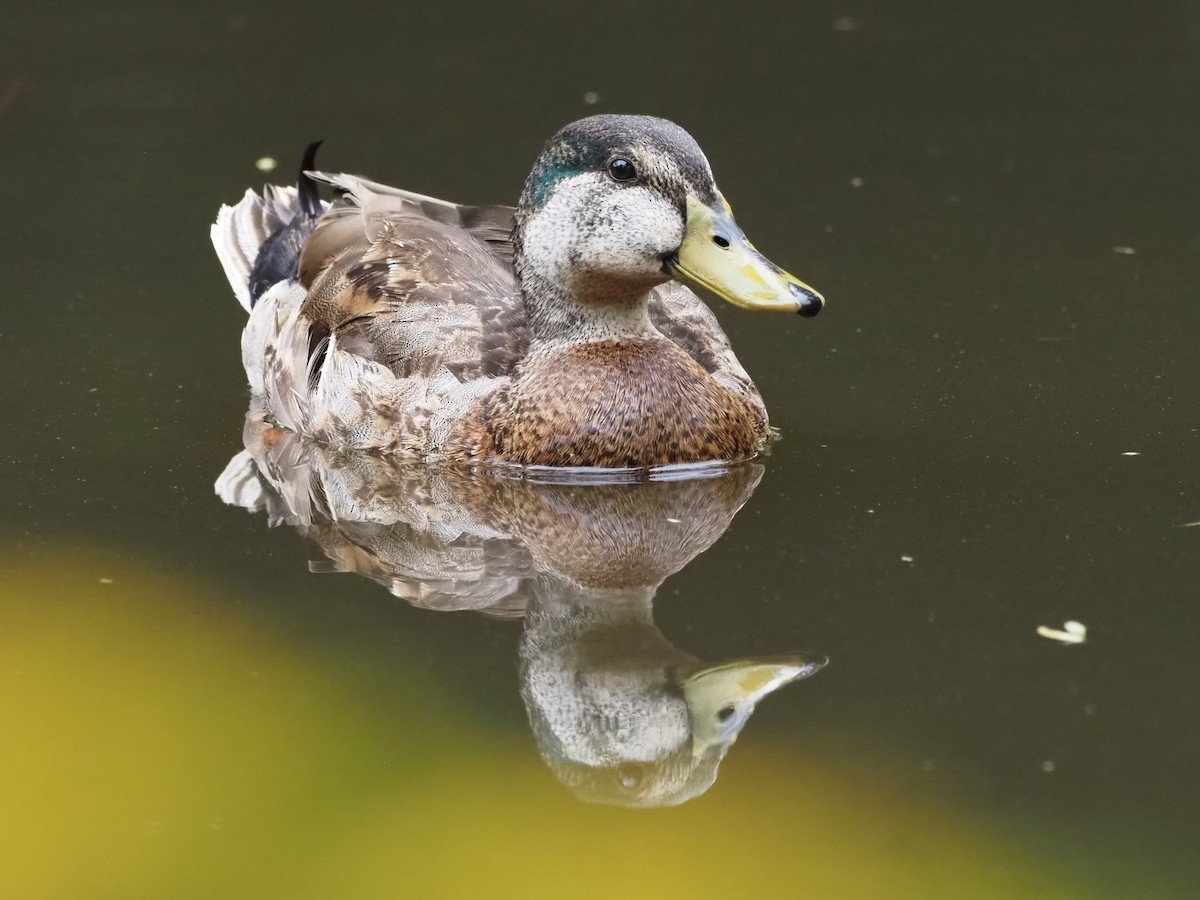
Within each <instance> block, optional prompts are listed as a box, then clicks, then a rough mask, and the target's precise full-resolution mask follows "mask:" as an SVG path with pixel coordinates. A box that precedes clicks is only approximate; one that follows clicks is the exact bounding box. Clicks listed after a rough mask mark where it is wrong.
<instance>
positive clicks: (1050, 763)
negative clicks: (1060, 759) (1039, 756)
mask: <svg viewBox="0 0 1200 900" xmlns="http://www.w3.org/2000/svg"><path fill="white" fill-rule="evenodd" d="M1054 769H1055V765H1054V760H1052V759H1047V760H1045V761H1043V762H1042V771H1043V772H1045V773H1046V774H1047V775H1049V774H1050V773H1051V772H1053V771H1054Z"/></svg>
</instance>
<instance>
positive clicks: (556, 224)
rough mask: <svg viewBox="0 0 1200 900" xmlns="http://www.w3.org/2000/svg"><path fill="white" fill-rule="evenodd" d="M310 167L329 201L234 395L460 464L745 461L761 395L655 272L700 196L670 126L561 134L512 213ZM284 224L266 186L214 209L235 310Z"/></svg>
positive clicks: (267, 316)
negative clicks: (622, 169)
mask: <svg viewBox="0 0 1200 900" xmlns="http://www.w3.org/2000/svg"><path fill="white" fill-rule="evenodd" d="M613 154H623V155H626V156H629V157H630V158H632V159H635V160H636V161H637V165H638V167H639V172H640V173H642V174H641V178H640V180H639V183H638V184H637V185H636V186H629V187H626V186H622V185H615V184H614V183H613V182H612V180H611V179H609V178H608V177H607V176H606V175H605V174H604V165H605V161H606V160H607V159H610V158H612V156H613ZM313 177H315V178H316V179H318V180H320V181H324V182H327V183H329V184H332V185H333V186H334V187H335V188H336V189H337V191H338V192H339V194H338V197H337V198H336V199H335V200H334V201H333V202H332V203H331V204H329V206H328V208H327V209H326V210H325V211H324V213H323V215H321V216H320V218H318V219H315V220H314V222H313V224H312V225H311V226H309V227H308V228H306V231H307V232H309V233H307V236H306V239H305V240H304V242H303V246H302V249H301V251H300V254H299V259H298V260H297V262H296V267H295V268H296V271H295V277H294V278H293V279H285V280H283V281H281V282H280V283H278V284H276V285H275V286H274V287H271V288H270V289H268V290H266V291H265V292H263V293H262V295H261V297H257V298H256V300H255V302H253V304H252V305H253V308H252V310H251V317H250V322H249V323H248V325H247V327H246V331H245V334H244V336H243V362H244V364H245V366H246V369H247V373H248V375H249V379H250V384H251V389H252V391H253V392H254V393H255V394H256V395H257V396H261V398H262V402H263V404H264V406H265V408H266V409H267V410H268V413H269V415H270V416H271V418H272V419H273V420H274V421H275V422H277V423H278V424H280V425H282V426H284V427H287V428H290V429H294V430H296V431H298V432H300V433H302V434H304V435H306V436H308V437H310V438H313V439H316V440H318V441H320V442H323V443H326V444H329V445H330V446H334V447H340V448H345V449H353V450H369V451H375V452H382V453H389V454H397V455H399V456H404V457H416V458H420V459H426V460H437V459H441V460H451V461H458V462H466V463H472V464H489V463H493V462H511V463H519V464H535V465H548V466H565V465H573V466H600V467H640V468H645V467H651V466H661V465H669V464H677V463H688V462H697V461H705V460H736V459H745V458H748V457H751V456H753V455H754V454H755V453H756V452H757V451H758V449H759V448H760V447H761V445H762V443H763V442H764V441H765V440H766V438H767V436H768V428H767V417H766V412H765V409H764V407H763V404H762V400H761V398H760V396H759V393H758V391H757V389H756V388H755V387H754V385H753V383H752V382H751V380H750V378H749V376H748V375H747V374H746V372H745V370H744V369H743V368H742V367H741V365H740V364H739V362H738V361H737V359H736V357H735V356H734V354H733V352H732V350H731V348H730V346H729V343H728V340H727V339H726V337H725V335H724V333H723V332H722V331H721V329H720V326H719V325H718V324H717V321H716V319H715V317H714V316H713V315H712V313H711V312H710V311H709V310H708V308H707V307H706V306H705V305H704V304H703V303H702V302H701V301H700V300H699V298H698V297H697V296H696V295H695V294H694V293H692V292H691V291H690V290H689V289H688V288H686V287H684V286H683V285H681V284H678V283H676V282H673V281H669V276H668V275H667V274H666V272H665V270H664V266H663V262H662V260H663V259H665V258H666V257H667V256H668V255H669V254H670V253H671V252H672V251H673V250H674V249H676V248H678V246H679V243H680V241H681V240H682V239H683V227H684V210H683V207H684V203H683V198H684V197H685V196H687V195H688V194H689V193H690V194H692V195H694V196H698V197H701V198H702V199H703V200H704V201H705V202H716V198H717V197H718V194H717V191H716V187H715V185H714V184H713V181H712V175H711V172H710V170H709V168H708V163H707V161H706V160H705V159H704V156H703V153H702V152H701V151H700V148H699V147H698V146H697V145H696V144H695V141H694V140H692V138H691V137H690V136H689V135H688V134H687V133H686V132H685V131H683V130H682V129H681V128H679V127H678V126H676V125H674V124H672V123H670V122H666V121H664V120H661V119H652V118H648V117H639V116H597V117H592V118H590V119H585V120H581V121H580V122H577V123H573V124H572V125H570V126H567V127H566V128H564V129H563V130H562V131H561V132H559V134H558V135H556V136H555V137H554V138H552V139H551V140H550V141H549V142H548V143H547V145H546V148H545V150H544V151H543V153H542V154H541V156H539V158H538V161H537V163H536V164H535V166H534V169H533V171H532V172H531V173H530V176H529V178H528V179H527V181H526V185H525V190H524V192H523V194H522V198H521V205H520V206H519V207H518V208H516V209H513V208H510V207H467V206H459V205H456V204H452V203H448V202H445V201H441V200H436V199H434V198H430V197H424V196H421V195H417V194H412V193H410V192H406V191H402V190H398V189H395V188H390V187H386V186H383V185H379V184H376V183H373V182H370V181H366V180H364V179H361V178H358V177H355V176H349V175H326V174H316V173H314V174H313ZM297 215H298V210H297V204H296V199H295V191H294V190H290V189H281V188H268V189H267V190H266V191H265V192H264V195H263V196H261V197H260V196H259V195H256V194H253V193H252V192H247V195H246V197H245V198H243V200H242V201H241V202H240V203H239V204H237V206H235V207H232V208H230V207H223V208H222V210H221V213H220V215H219V216H218V219H217V222H216V224H215V225H214V226H213V241H214V244H215V245H216V246H217V250H218V254H219V255H220V256H221V260H222V263H223V264H224V265H225V269H226V273H227V275H228V276H229V279H230V282H231V284H233V286H234V289H235V292H236V293H238V296H239V299H242V297H243V295H244V292H245V288H244V285H245V284H246V281H247V278H248V275H249V272H248V270H249V269H250V268H252V267H253V266H254V264H255V250H256V249H257V246H259V245H261V244H262V243H263V242H264V241H269V238H270V232H269V231H268V229H267V227H266V226H264V224H263V223H279V222H284V223H287V222H291V221H293V219H294V217H295V216H297ZM247 223H250V224H252V225H253V227H249V226H248V224H247ZM276 227H279V226H278V225H277V226H276ZM296 230H297V229H296V227H295V226H293V227H292V231H293V232H295V231H296ZM264 232H265V233H264ZM256 242H257V243H256ZM260 268H261V267H260ZM247 305H248V306H249V304H247Z"/></svg>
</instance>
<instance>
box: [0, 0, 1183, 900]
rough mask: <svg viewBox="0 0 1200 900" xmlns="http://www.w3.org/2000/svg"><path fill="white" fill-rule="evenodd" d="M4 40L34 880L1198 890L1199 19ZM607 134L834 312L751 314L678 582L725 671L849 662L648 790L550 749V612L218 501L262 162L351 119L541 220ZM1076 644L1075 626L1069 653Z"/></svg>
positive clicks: (264, 887)
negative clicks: (541, 640) (558, 180)
mask: <svg viewBox="0 0 1200 900" xmlns="http://www.w3.org/2000/svg"><path fill="white" fill-rule="evenodd" d="M6 29H7V30H6V34H8V35H9V38H10V41H9V45H10V47H9V52H7V53H6V54H5V56H4V59H3V61H2V62H0V144H2V145H3V147H4V149H5V162H6V172H7V184H8V186H9V190H8V194H7V196H8V197H9V204H8V206H9V210H10V227H9V229H8V230H7V236H8V246H7V252H6V253H5V255H4V260H5V262H4V264H3V265H4V270H5V272H6V273H7V274H8V279H7V292H8V303H7V315H6V316H5V318H4V320H3V322H0V349H2V350H3V352H2V353H0V385H3V394H2V396H3V399H2V400H0V404H2V405H0V408H2V409H3V410H4V422H5V424H6V432H5V436H6V440H5V441H4V444H3V448H2V449H0V465H2V466H3V471H4V476H5V478H4V485H5V486H4V488H3V497H4V502H3V503H0V570H2V580H0V585H2V587H0V592H2V593H0V596H2V597H3V602H2V603H0V617H2V618H0V697H2V698H3V699H2V702H0V708H2V709H4V710H5V711H6V715H5V723H6V727H5V728H4V729H3V731H4V736H3V737H2V738H0V765H2V768H3V771H4V772H5V773H6V774H5V775H4V776H3V777H0V809H3V810H4V813H3V814H2V817H0V835H2V836H3V840H2V841H0V846H3V848H4V849H3V850H0V861H2V864H0V886H2V892H3V893H4V894H5V895H6V896H14V897H78V896H121V897H135V896H136V897H142V896H145V897H152V896H155V897H156V896H172V897H192V896H194V897H213V896H223V897H238V896H247V897H250V896H253V897H262V896H293V897H306V896H312V897H324V896H367V897H369V896H396V895H398V894H403V893H405V892H415V893H420V894H422V895H429V896H473V895H482V896H492V895H500V896H516V895H520V896H530V897H536V896H547V897H549V896H608V895H613V894H618V895H624V896H646V897H652V896H653V897H658V896H681V895H685V894H687V895H691V896H697V897H699V896H730V895H733V896H760V895H765V894H772V895H774V894H784V893H790V894H805V895H806V894H813V895H814V896H816V895H820V896H827V897H847V898H875V897H879V898H899V897H920V898H931V897H956V898H957V897H967V896H969V897H1023V898H1025V897H1054V898H1058V897H1063V898H1066V897H1072V898H1075V897H1089V898H1090V897H1101V898H1108V897H1111V898H1126V897H1131V896H1145V897H1156V898H1158V897H1162V898H1173V897H1179V898H1185V897H1193V896H1196V894H1197V893H1198V892H1200V866H1198V864H1197V861H1196V854H1195V847H1196V845H1197V841H1198V840H1200V827H1198V825H1200V810H1198V808H1197V807H1198V804H1200V793H1198V785H1197V778H1196V774H1195V762H1196V758H1197V752H1198V751H1200V729H1198V728H1197V725H1196V721H1197V714H1198V712H1200V710H1198V709H1197V700H1196V695H1195V693H1194V690H1193V686H1194V685H1195V684H1196V683H1197V679H1198V676H1200V666H1198V664H1197V662H1196V659H1197V656H1196V653H1195V651H1194V646H1195V638H1194V637H1193V635H1194V634H1195V633H1196V631H1197V625H1198V624H1200V622H1198V613H1197V612H1196V608H1195V606H1194V604H1193V602H1192V598H1193V597H1194V594H1195V588H1194V585H1195V584H1196V583H1197V580H1198V576H1200V528H1194V527H1190V523H1194V522H1195V521H1197V520H1200V490H1197V487H1196V481H1195V477H1194V474H1193V473H1194V461H1195V454H1196V449H1197V430H1196V429H1197V426H1196V423H1195V410H1196V409H1197V408H1198V405H1200V404H1198V401H1200V390H1198V389H1197V380H1196V378H1195V366H1196V350H1195V343H1196V341H1195V335H1196V334H1197V331H1198V327H1200V305H1198V304H1197V303H1196V302H1195V301H1196V291H1197V289H1196V285H1197V283H1200V277H1198V276H1200V266H1198V263H1197V260H1198V259H1200V229H1198V227H1197V225H1196V214H1195V210H1196V209H1197V208H1198V207H1200V195H1198V193H1200V187H1198V186H1200V163H1198V160H1200V155H1198V154H1197V147H1198V146H1200V121H1198V120H1197V119H1196V116H1195V115H1194V111H1195V110H1196V109H1197V104H1198V101H1200V96H1198V94H1200V82H1198V81H1197V79H1196V78H1195V70H1196V65H1197V62H1198V60H1200V15H1198V14H1197V12H1196V10H1195V8H1194V5H1192V4H1188V3H1178V2H1176V3H1159V4H1154V5H1153V7H1147V8H1144V9H1137V8H1135V7H1133V6H1132V5H1126V4H1120V3H1090V4H1083V3H1072V2H1067V3H1062V4H1058V5H1056V6H1055V7H1054V8H1047V6H1046V5H1045V4H1034V3H1028V2H1018V3H1000V2H974V3H968V4H951V3H942V2H933V3H925V4H896V3H884V2H879V0H865V2H863V3H859V4H856V5H850V6H847V5H845V4H843V3H840V2H827V3H812V4H806V5H805V6H804V7H803V8H802V9H796V8H795V7H794V5H793V4H784V3H779V4H758V5H755V7H754V12H753V13H751V12H749V11H748V10H741V11H738V10H734V9H733V8H731V7H730V5H729V4H718V3H708V2H694V3H689V4H679V5H675V6H669V5H663V6H657V5H656V6H654V8H653V9H651V8H650V6H649V5H645V4H636V3H613V4H609V5H607V6H587V7H586V8H585V7H579V8H573V7H567V6H563V5H560V4H553V5H551V4H544V5H543V4H536V3H529V2H526V3H515V4H500V5H497V4H478V5H476V4H471V3H466V2H447V3H440V4H426V5H420V6H417V5H412V6H411V7H410V6H409V5H407V4H391V5H378V4H368V3H351V4H349V5H344V6H343V7H342V8H340V9H339V10H338V11H337V12H336V13H335V12H333V11H332V10H331V8H330V7H328V6H327V5H325V6H318V5H315V4H306V3H300V4H298V5H297V4H289V5H282V4H281V5H279V6H278V7H274V6H272V5H266V4H260V5H254V6H246V5H244V4H231V3H217V4H210V5H207V6H204V7H192V8H184V7H183V6H179V5H163V4H156V3H149V2H142V3H131V2H125V0H121V2H116V3H110V4H106V5H104V6H103V7H99V6H94V5H87V4H80V3H69V2H63V3H51V4H47V5H43V6H40V7H38V8H37V9H36V10H34V9H33V8H32V7H29V6H26V7H23V8H19V9H14V10H9V11H8V14H7V16H6ZM589 94H595V95H596V97H595V98H594V99H595V100H596V102H595V103H589V102H587V99H586V98H587V97H588V95H589ZM594 111H621V112H646V113H653V114H659V115H665V116H668V117H670V118H673V119H675V120H677V121H679V122H680V123H681V124H683V125H684V126H685V127H687V128H688V129H689V130H691V131H692V133H693V134H694V135H695V136H696V137H697V139H698V140H699V141H700V143H701V145H702V146H703V147H704V148H705V150H706V152H707V153H708V155H709V158H710V160H711V162H712V164H713V168H714V171H715V173H716V175H717V179H718V181H719V183H720V185H721V187H722V190H723V191H724V192H725V194H726V195H727V196H728V197H729V198H730V200H731V202H732V203H733V205H734V206H735V208H736V209H737V212H738V218H739V222H740V223H741V224H742V225H743V226H744V227H745V228H746V231H747V233H748V234H749V235H750V237H751V239H752V240H754V241H755V243H756V244H757V245H758V246H759V247H760V248H761V249H762V250H763V251H764V252H765V253H767V254H768V255H769V256H770V257H772V258H773V259H776V260H777V261H778V262H779V263H781V264H782V265H785V266H786V267H787V268H788V269H789V270H791V271H793V272H795V273H796V274H797V275H799V276H800V277H802V278H804V279H805V280H806V281H808V282H809V283H811V284H813V285H814V286H815V287H817V288H818V289H820V290H822V291H823V292H824V293H825V294H826V295H827V297H828V298H829V305H828V307H827V309H826V311H825V312H824V313H823V314H822V315H821V316H820V317H819V318H817V319H815V320H811V321H802V320H800V319H798V318H796V319H780V318H778V317H770V316H755V315H752V314H748V313H745V312H742V311H739V310H735V309H732V308H722V309H718V310H717V313H718V315H719V316H720V317H721V319H722V322H723V323H724V325H725V327H726V328H727V330H728V332H729V334H730V336H731V338H732V339H733V342H734V345H735V347H736V348H737V350H738V353H739V356H740V358H741V359H742V361H743V363H744V364H745V366H746V367H747V368H748V369H749V371H750V372H751V373H752V374H753V375H754V376H755V378H756V380H757V381H758V383H759V385H760V387H761V389H762V391H763V394H764V396H765V398H766V400H767V404H768V407H769V409H770V410H771V414H772V419H773V423H774V424H775V425H776V426H778V427H779V428H780V429H781V430H782V432H783V440H782V441H781V442H779V443H778V444H777V445H776V446H775V447H774V449H773V452H772V454H771V456H770V457H769V458H767V459H765V460H762V461H761V463H762V472H761V479H760V480H759V481H758V482H757V486H756V487H755V488H754V489H753V492H752V496H750V497H749V498H748V499H747V500H746V503H745V506H744V507H743V508H742V509H741V511H740V512H737V513H736V515H732V514H731V517H730V524H729V528H728V530H727V531H725V532H724V534H723V535H720V536H718V537H714V538H713V540H714V543H712V546H711V547H710V548H709V549H707V550H705V551H704V552H700V553H699V555H698V556H696V557H695V559H693V560H692V561H691V562H690V563H688V564H687V565H686V566H685V567H683V568H682V569H680V570H679V571H678V572H676V573H675V574H671V575H669V576H667V577H666V580H665V582H663V584H662V586H661V587H659V588H657V589H656V592H655V594H654V596H653V598H652V603H651V607H652V617H651V620H652V623H653V626H654V628H655V629H656V630H657V633H658V634H659V635H660V636H661V639H662V641H664V642H665V643H666V644H667V645H668V646H670V647H672V648H675V649H676V650H677V651H678V652H679V653H681V654H686V655H687V656H688V657H690V658H694V659H696V660H700V661H703V662H704V663H710V662H717V661H720V660H730V659H747V658H754V657H767V656H774V655H778V654H787V653H792V652H796V651H811V652H813V653H819V654H823V655H825V656H827V657H828V658H829V664H828V666H826V667H825V668H824V669H823V670H821V671H819V672H818V673H816V674H815V675H813V676H812V677H811V678H809V679H805V680H803V681H801V682H798V683H795V684H790V685H787V686H784V687H781V688H779V690H778V691H776V692H775V693H774V694H772V695H771V696H769V697H767V698H765V699H764V700H762V702H761V704H760V706H759V708H758V709H757V711H755V712H754V715H753V718H752V719H750V720H749V721H748V722H747V723H745V725H744V728H743V729H742V732H741V735H740V739H739V740H738V743H737V744H736V745H735V746H732V747H731V748H727V749H728V754H727V756H725V758H724V760H723V761H722V762H721V763H720V766H719V775H718V776H717V777H716V780H715V782H713V783H712V785H711V786H710V787H708V788H707V789H706V790H704V791H702V792H700V793H699V794H697V795H696V796H695V797H694V798H693V799H691V800H689V801H688V802H685V803H682V804H680V805H678V806H673V807H669V808H666V809H656V810H647V809H631V808H626V807H623V806H619V805H612V804H609V803H586V802H581V800H580V798H579V796H577V792H573V791H572V790H571V788H570V786H569V785H566V784H564V782H563V780H562V779H561V778H560V777H558V775H557V774H556V770H555V769H554V766H552V765H550V764H549V763H548V761H547V758H546V756H545V753H544V752H543V749H541V745H539V742H538V736H537V727H536V723H531V717H530V710H529V708H528V706H527V702H526V700H523V699H522V663H521V659H522V655H521V654H522V646H523V645H522V640H523V637H522V636H523V633H524V632H523V629H524V628H526V627H527V623H524V622H523V621H522V620H520V619H518V618H516V617H513V616H509V617H497V616H487V615H480V614H478V613H475V612H469V611H461V612H451V611H445V610H433V609H428V608H419V607H416V606H413V605H411V604H409V603H408V602H406V601H404V600H401V599H397V598H396V597H394V596H393V595H392V594H390V593H389V592H388V591H387V590H385V589H384V588H383V587H382V586H381V585H380V584H378V583H377V582H376V581H372V580H370V579H368V578H363V577H359V576H355V575H349V574H336V575H335V574H320V575H317V574H311V573H310V572H309V570H308V565H307V563H308V561H309V560H310V559H314V560H317V561H318V562H320V563H321V565H320V566H318V568H329V567H330V566H329V565H328V562H329V559H328V556H327V554H325V553H324V552H323V551H322V550H321V548H320V547H319V546H317V545H316V544H314V543H313V542H312V541H311V539H310V538H309V537H306V536H304V535H302V534H299V533H297V531H296V530H295V529H293V528H289V527H278V528H273V529H272V528H268V527H267V522H266V517H265V516H264V515H263V514H249V513H247V512H246V511H245V510H243V509H239V508H237V507H235V506H228V505H225V504H223V503H222V502H221V500H220V499H218V498H217V497H216V496H215V495H214V492H213V482H214V480H215V478H216V476H217V475H218V474H219V473H220V472H221V471H222V469H223V467H224V466H225V465H226V463H227V462H228V460H229V459H230V457H231V456H233V455H234V454H235V453H237V452H238V451H239V450H240V449H241V448H242V438H241V429H242V418H243V415H244V413H245V404H246V394H245V387H244V376H243V373H242V372H241V370H240V363H239V353H238V346H237V336H238V333H239V330H240V328H241V324H242V317H243V313H242V311H241V310H240V308H239V307H238V306H237V304H236V303H235V302H234V300H233V298H232V297H231V296H230V294H229V290H228V287H227V285H226V284H225V283H224V281H223V278H222V275H221V272H220V270H219V267H218V265H217V263H216V260H215V258H214V257H213V255H212V253H211V250H210V248H209V246H208V242H207V228H208V223H209V222H210V220H211V217H212V215H213V213H214V211H215V209H216V207H217V205H219V204H220V203H221V202H227V201H231V200H233V199H235V198H236V197H237V196H239V195H240V193H241V192H242V191H243V190H244V188H245V187H246V186H247V185H251V184H257V183H259V182H260V181H261V179H262V177H263V176H262V174H261V173H260V172H258V171H257V170H256V169H255V168H254V161H255V160H256V159H258V158H259V157H262V156H267V155H269V156H273V157H276V158H278V159H279V160H280V161H281V171H287V170H290V168H291V166H292V165H293V163H292V160H294V159H296V158H298V155H299V152H300V150H301V148H302V147H303V146H304V145H305V144H306V143H307V142H308V141H310V140H312V139H314V138H319V137H324V138H325V139H326V145H325V146H324V147H323V149H322V153H323V154H324V159H323V165H326V166H328V167H330V168H338V169H346V170H350V171H355V172H361V173H363V174H367V175H370V176H372V177H375V178H378V179H381V180H384V181H391V182H394V183H397V184H400V185H403V186H405V187H408V188H411V189H414V190H418V191H422V192H427V193H431V194H435V195H440V196H445V197H448V198H451V199H460V200H464V201H478V202H484V201H491V202H512V201H513V200H514V199H515V197H516V195H517V193H518V191H519V187H520V185H521V182H522V180H523V178H524V175H525V172H526V170H527V169H528V166H529V164H530V163H531V161H532V159H533V157H534V156H535V155H536V153H537V150H538V148H539V147H540V145H541V143H542V141H544V140H545V138H546V137H547V136H548V135H549V134H551V133H552V132H553V131H554V130H555V129H556V128H557V127H559V126H560V125H561V124H563V123H564V122H566V121H568V120H570V119H572V118H574V117H578V116H581V115H585V114H588V113H590V112H594ZM756 477H757V476H756ZM735 505H736V504H735ZM663 518H664V519H666V518H683V517H681V516H664V517H663ZM670 524H672V523H666V522H664V525H663V527H666V526H667V525H670ZM522 552H525V551H524V550H523V551H522ZM562 556H563V554H562V553H560V554H558V555H557V556H556V555H555V554H553V553H551V554H550V555H549V558H550V562H551V563H554V562H555V561H558V562H561V558H562ZM538 577H541V576H538ZM1068 619H1075V620H1079V621H1081V622H1083V623H1084V624H1085V625H1086V626H1087V630H1088V640H1087V642H1086V643H1085V644H1084V645H1083V646H1061V645H1059V644H1056V643H1054V642H1053V641H1049V640H1046V639H1044V638H1041V637H1038V636H1037V635H1036V634H1035V629H1036V628H1037V626H1039V625H1051V626H1055V627H1060V626H1061V625H1062V623H1063V622H1064V621H1065V620H1068ZM643 637H644V635H643ZM655 640H657V638H655ZM526 694H527V696H528V691H527V692H526ZM526 699H527V697H526ZM626 774H628V772H626Z"/></svg>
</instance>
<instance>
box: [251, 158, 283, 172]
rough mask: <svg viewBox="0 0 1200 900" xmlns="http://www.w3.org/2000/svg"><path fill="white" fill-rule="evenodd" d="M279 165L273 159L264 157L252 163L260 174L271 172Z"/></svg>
mask: <svg viewBox="0 0 1200 900" xmlns="http://www.w3.org/2000/svg"><path fill="white" fill-rule="evenodd" d="M277 165H279V163H277V162H275V157H273V156H264V157H262V158H260V159H256V160H255V161H254V168H256V169H258V171H260V172H273V171H274V170H275V167H276V166H277Z"/></svg>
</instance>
